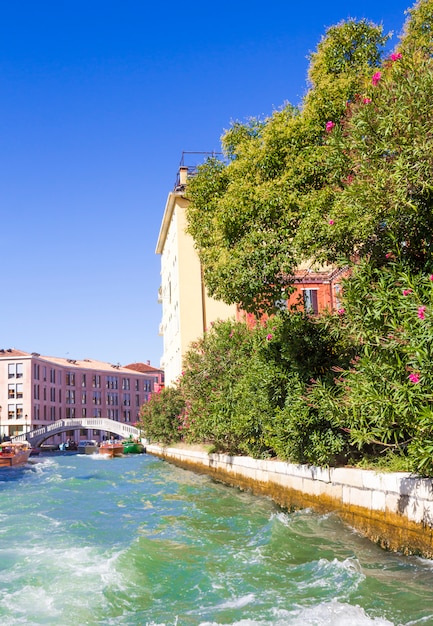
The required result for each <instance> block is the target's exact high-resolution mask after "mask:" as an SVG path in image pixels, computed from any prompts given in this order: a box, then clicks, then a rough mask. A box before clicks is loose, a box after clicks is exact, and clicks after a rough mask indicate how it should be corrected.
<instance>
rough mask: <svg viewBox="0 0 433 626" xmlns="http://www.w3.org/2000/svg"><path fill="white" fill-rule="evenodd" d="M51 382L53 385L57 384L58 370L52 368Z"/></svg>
mask: <svg viewBox="0 0 433 626" xmlns="http://www.w3.org/2000/svg"><path fill="white" fill-rule="evenodd" d="M50 383H52V384H53V385H55V384H56V370H53V369H51V370H50Z"/></svg>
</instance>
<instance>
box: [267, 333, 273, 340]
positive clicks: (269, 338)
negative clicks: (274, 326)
mask: <svg viewBox="0 0 433 626" xmlns="http://www.w3.org/2000/svg"><path fill="white" fill-rule="evenodd" d="M272 337H273V335H271V333H269V335H266V339H267V340H268V341H270V340H271V339H272Z"/></svg>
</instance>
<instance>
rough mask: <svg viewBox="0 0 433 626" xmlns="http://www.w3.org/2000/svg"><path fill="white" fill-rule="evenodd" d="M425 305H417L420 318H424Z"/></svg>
mask: <svg viewBox="0 0 433 626" xmlns="http://www.w3.org/2000/svg"><path fill="white" fill-rule="evenodd" d="M426 308H427V307H425V306H420V307H418V317H419V319H420V320H424V319H425V310H426Z"/></svg>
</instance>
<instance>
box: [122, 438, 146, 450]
mask: <svg viewBox="0 0 433 626" xmlns="http://www.w3.org/2000/svg"><path fill="white" fill-rule="evenodd" d="M122 445H123V453H124V454H142V453H143V452H144V446H143V444H142V443H141V441H138V440H137V439H133V438H132V437H129V439H124V440H123V441H122Z"/></svg>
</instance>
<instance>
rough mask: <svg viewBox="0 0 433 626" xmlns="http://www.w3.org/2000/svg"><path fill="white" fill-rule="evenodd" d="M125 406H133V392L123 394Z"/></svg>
mask: <svg viewBox="0 0 433 626" xmlns="http://www.w3.org/2000/svg"><path fill="white" fill-rule="evenodd" d="M123 406H131V394H129V393H124V394H123Z"/></svg>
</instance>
